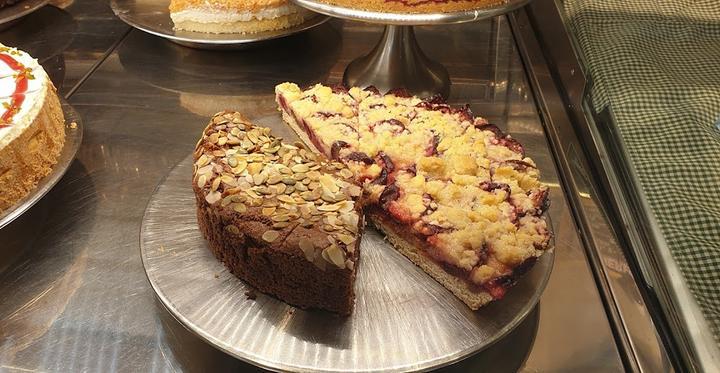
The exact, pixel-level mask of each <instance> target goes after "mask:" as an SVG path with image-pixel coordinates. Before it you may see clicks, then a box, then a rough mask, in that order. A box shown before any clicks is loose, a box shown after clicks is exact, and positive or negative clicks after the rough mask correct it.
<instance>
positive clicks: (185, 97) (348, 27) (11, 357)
mask: <svg viewBox="0 0 720 373" xmlns="http://www.w3.org/2000/svg"><path fill="white" fill-rule="evenodd" d="M113 27H114V26H113ZM118 29H121V28H118ZM381 30H382V29H381V28H379V27H375V26H370V25H364V24H360V23H343V22H339V21H332V22H330V23H328V24H325V25H323V26H321V27H319V28H317V29H314V30H312V31H310V32H307V33H305V34H301V35H297V36H293V37H290V38H287V39H283V40H278V41H274V42H270V43H267V44H264V45H262V46H259V47H258V48H255V49H250V50H245V51H239V52H212V51H198V50H192V49H187V48H184V47H181V46H178V45H175V44H172V43H170V42H167V41H165V40H163V39H159V38H156V37H153V36H150V35H147V34H144V33H142V32H139V31H131V32H130V33H129V34H127V35H126V36H125V37H124V38H123V40H122V42H121V43H120V44H119V45H118V46H117V48H115V49H114V50H113V51H112V53H111V54H109V55H108V56H107V58H106V59H104V61H103V62H102V64H101V65H100V66H99V67H98V68H97V70H95V71H94V72H93V73H92V74H91V75H90V76H89V77H88V78H87V79H86V80H84V81H83V82H82V84H81V85H80V87H79V88H78V89H77V90H75V91H69V90H64V91H65V92H70V93H71V95H70V103H71V104H72V105H74V107H75V108H76V109H77V110H78V111H79V112H80V114H81V115H82V117H83V119H84V122H85V140H84V143H83V145H82V147H81V149H80V151H79V153H78V157H77V160H76V162H75V163H74V164H73V166H72V167H71V169H70V170H69V171H68V173H67V175H66V176H65V177H64V179H63V180H61V181H60V183H59V184H58V185H57V186H56V187H55V189H54V190H53V191H51V192H50V193H49V194H48V195H47V196H46V197H45V198H44V199H43V200H42V201H41V202H40V203H38V205H36V206H35V207H34V208H32V209H31V210H30V211H29V212H28V213H27V214H26V215H24V216H23V217H21V218H19V219H18V220H16V221H15V222H14V223H12V224H11V225H9V226H8V227H6V228H5V229H3V230H2V231H0V243H1V244H0V254H2V255H1V256H0V299H3V301H2V303H0V371H3V370H7V371H57V372H68V371H101V372H108V371H153V372H154V371H214V370H217V369H234V370H243V371H245V370H254V369H255V368H254V367H252V366H249V365H246V364H242V363H240V362H239V361H237V360H235V359H232V358H230V357H228V356H226V355H224V354H222V353H221V352H219V351H217V350H215V349H213V348H212V347H210V346H208V345H207V344H205V343H204V342H202V341H201V340H200V339H199V338H197V337H195V336H194V335H192V334H191V333H189V332H188V331H186V330H185V329H183V328H182V327H181V326H180V325H179V324H178V323H177V322H176V321H175V320H174V319H172V317H171V316H169V314H168V313H167V312H166V311H165V310H164V309H163V308H162V306H160V305H159V304H158V303H157V302H156V300H155V298H154V295H153V292H152V290H151V289H150V286H149V284H148V282H147V279H146V277H145V273H144V271H143V268H142V264H141V261H140V255H139V234H140V222H141V219H142V216H143V213H144V210H145V207H146V204H147V202H148V200H149V198H150V196H151V194H152V192H153V190H154V189H155V187H156V186H157V184H158V183H159V182H160V180H162V178H163V177H164V176H165V175H166V174H167V173H168V171H169V170H170V169H171V168H172V167H173V166H174V165H175V164H177V163H178V162H179V161H181V160H182V159H183V158H185V157H186V156H187V155H188V154H190V153H191V152H192V149H193V147H194V144H195V142H196V141H197V138H198V136H199V134H200V131H201V130H202V128H203V127H204V125H205V124H206V120H207V118H208V117H209V116H210V115H211V114H213V113H214V112H216V111H219V110H222V109H226V108H231V109H236V110H239V111H243V112H244V113H245V114H246V115H247V116H248V117H250V118H252V119H254V120H256V121H257V122H258V123H260V124H264V125H267V126H270V127H273V128H274V131H275V132H276V133H279V134H281V135H283V136H284V137H286V138H289V139H294V138H295V136H294V135H293V134H292V131H291V130H290V129H289V128H287V127H286V126H285V125H283V124H282V122H281V119H280V117H279V114H278V113H277V112H276V109H275V104H274V101H273V87H274V85H275V84H277V83H279V82H282V81H286V80H291V81H295V82H297V83H299V84H301V85H307V84H310V83H314V82H318V81H325V82H330V83H335V82H339V81H340V79H341V77H342V72H343V69H344V67H345V66H346V64H347V63H348V62H349V61H350V60H352V59H353V58H355V57H357V56H358V55H360V54H362V53H366V52H367V51H368V50H369V48H371V47H372V46H373V45H374V43H375V42H376V40H377V38H378V37H379V36H380V32H381ZM417 36H418V39H419V42H420V43H421V44H422V45H423V47H424V50H425V51H426V52H427V54H428V55H429V56H430V57H431V58H433V59H435V60H438V61H439V62H441V63H443V64H444V65H445V66H446V67H447V68H448V70H449V72H450V75H451V77H452V78H453V87H452V91H451V96H450V100H451V101H452V102H455V103H469V104H470V105H471V108H472V109H473V111H474V112H475V113H476V114H478V115H483V116H486V117H487V118H488V119H489V120H491V121H492V122H495V123H497V124H498V125H499V126H500V127H501V128H503V129H506V130H508V131H509V132H510V133H512V134H513V136H514V137H516V138H518V139H519V140H520V141H521V142H522V143H523V144H524V145H525V147H526V150H527V152H528V154H529V155H531V156H532V157H533V158H534V159H535V160H536V162H537V163H538V164H539V165H540V168H541V170H542V171H543V179H544V181H545V182H547V183H549V184H550V185H551V201H552V205H551V208H550V215H551V218H552V222H553V224H554V231H555V235H556V237H555V242H556V250H557V251H556V259H555V260H556V261H555V267H554V270H553V274H552V276H551V279H550V283H549V284H548V287H547V289H546V291H545V293H544V295H543V297H542V299H541V301H540V305H539V307H538V308H537V309H536V310H535V311H534V312H533V313H532V314H531V316H530V317H529V318H528V319H527V320H526V321H525V322H524V323H523V324H522V325H521V326H520V327H519V328H518V329H516V330H515V331H514V332H513V333H511V334H510V335H509V336H508V337H506V338H505V339H503V340H502V341H500V342H498V343H497V344H496V345H494V346H492V347H491V348H490V349H488V350H486V351H484V352H482V353H480V354H478V355H476V356H474V357H471V358H469V359H467V360H465V361H463V362H460V363H459V364H456V365H455V366H451V367H449V368H446V369H447V370H448V371H467V370H479V369H492V371H515V370H518V369H520V370H521V371H526V372H563V371H593V372H600V371H607V372H616V371H620V370H622V369H623V367H622V363H621V360H620V358H619V355H618V351H617V349H616V347H615V342H614V340H613V336H612V331H611V329H610V325H609V323H608V320H607V318H606V315H605V313H604V309H603V305H602V302H601V300H600V297H599V295H598V291H597V288H596V285H595V283H594V281H593V276H592V273H591V271H590V269H589V266H588V262H587V259H586V257H585V251H584V248H583V246H582V244H581V241H580V239H579V237H578V233H577V229H576V227H575V225H574V222H573V218H572V216H571V212H570V210H569V209H568V207H567V205H566V200H565V196H564V194H563V191H562V190H561V189H560V187H559V184H560V183H559V180H558V179H557V173H556V169H555V166H554V163H553V162H554V161H553V157H552V153H551V151H550V149H549V146H548V143H547V140H546V137H545V133H544V132H543V126H542V124H541V122H540V119H539V117H538V114H537V111H536V106H535V103H534V101H533V97H532V96H531V93H530V91H529V87H528V84H527V81H526V77H525V73H524V71H523V67H522V64H521V62H520V58H519V56H518V53H517V51H516V49H515V47H514V44H513V39H512V36H511V34H510V31H509V28H508V25H507V22H506V20H505V18H497V19H494V20H488V21H483V22H478V23H475V24H467V25H456V26H442V27H432V28H429V27H428V28H425V27H423V28H418V29H417ZM18 44H21V43H18ZM78 55H81V54H80V53H78ZM89 55H92V54H89ZM77 64H78V65H77V67H79V66H87V65H88V64H92V63H91V62H90V61H89V60H85V61H83V62H77ZM74 69H75V67H73V71H74ZM68 71H70V69H68ZM66 81H70V79H69V78H66ZM378 348H392V346H379V347H378Z"/></svg>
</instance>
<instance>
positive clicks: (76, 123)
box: [0, 99, 83, 228]
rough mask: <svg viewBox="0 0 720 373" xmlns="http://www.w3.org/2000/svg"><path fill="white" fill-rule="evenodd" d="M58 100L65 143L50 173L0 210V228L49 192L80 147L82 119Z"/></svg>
mask: <svg viewBox="0 0 720 373" xmlns="http://www.w3.org/2000/svg"><path fill="white" fill-rule="evenodd" d="M60 101H61V103H62V110H63V113H64V115H65V145H64V146H63V148H62V151H61V152H60V156H59V157H58V160H57V163H56V164H55V166H53V168H52V170H51V171H50V173H49V174H48V175H47V176H45V177H44V178H42V179H41V180H40V181H39V182H38V185H37V187H35V189H33V190H32V191H30V193H29V194H28V195H27V196H25V198H23V199H21V200H20V201H18V202H17V203H16V204H15V205H14V206H12V207H10V208H9V209H7V210H5V211H2V212H0V228H2V227H4V226H6V225H8V224H10V222H12V221H13V220H15V219H16V218H17V217H18V216H20V215H22V214H23V213H24V212H25V211H27V210H28V209H29V208H30V207H32V206H33V205H34V204H35V203H37V202H38V201H39V200H40V198H42V197H43V196H44V195H45V194H47V192H49V191H50V189H52V187H53V186H55V184H57V182H58V181H59V180H60V178H62V176H63V175H64V174H65V171H67V169H68V168H69V167H70V164H72V161H73V159H75V154H76V153H77V151H78V149H79V148H80V143H81V142H82V135H83V126H82V120H81V119H80V115H79V114H78V113H77V111H75V109H74V108H73V107H72V106H70V104H68V103H67V102H65V100H62V99H61V100H60Z"/></svg>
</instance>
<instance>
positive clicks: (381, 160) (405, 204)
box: [275, 83, 551, 309]
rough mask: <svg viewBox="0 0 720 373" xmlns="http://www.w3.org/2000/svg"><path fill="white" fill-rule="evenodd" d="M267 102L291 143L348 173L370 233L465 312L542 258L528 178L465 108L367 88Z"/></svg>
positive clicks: (508, 144) (317, 90)
mask: <svg viewBox="0 0 720 373" xmlns="http://www.w3.org/2000/svg"><path fill="white" fill-rule="evenodd" d="M275 92H276V99H277V102H278V105H279V109H280V111H281V112H282V115H283V118H284V120H285V121H286V122H287V123H288V124H289V125H290V126H291V127H292V128H293V129H294V130H295V131H296V132H297V133H298V135H299V136H300V137H301V138H302V139H303V140H304V141H305V142H306V143H307V144H309V145H310V146H312V147H313V148H314V149H315V150H316V151H318V152H320V153H322V154H324V155H325V156H327V157H329V158H331V159H334V160H338V161H341V162H343V163H345V164H346V165H347V167H348V168H349V169H350V170H352V172H353V174H354V178H355V181H356V182H357V183H358V184H360V185H362V186H363V189H364V196H365V198H366V200H365V202H364V204H365V206H366V208H365V212H366V213H367V214H368V217H369V218H370V220H371V221H372V222H373V223H374V225H375V226H377V227H378V228H379V229H380V230H381V231H383V232H384V233H385V234H386V236H387V238H388V240H389V241H390V242H391V243H392V244H393V246H394V247H395V248H396V249H397V250H398V251H400V252H401V253H402V254H404V255H405V256H406V257H408V258H409V259H410V260H411V261H413V262H414V263H415V264H416V265H418V266H419V267H421V268H422V269H423V270H425V271H426V272H427V273H428V274H430V275H431V276H432V277H433V278H435V279H436V280H437V281H438V282H440V283H441V284H442V285H444V286H445V287H446V288H447V289H449V290H450V291H452V292H453V293H454V294H455V295H456V296H457V297H458V298H459V299H461V300H462V301H463V302H465V303H466V304H467V305H468V306H469V307H470V308H472V309H478V308H479V307H481V306H483V305H485V304H487V303H488V302H490V301H492V300H494V299H499V298H502V297H503V295H504V294H505V292H506V291H507V290H508V289H509V288H510V287H511V286H512V285H514V283H515V282H516V281H517V280H518V278H519V277H520V276H521V275H522V274H523V273H525V272H526V271H527V270H529V269H530V268H531V267H532V266H533V264H534V263H535V262H536V260H537V258H538V257H540V256H541V255H542V254H543V253H545V252H547V251H548V250H551V247H550V237H551V233H550V231H549V229H548V227H547V222H546V220H545V219H544V218H543V216H542V214H543V212H544V211H545V209H546V208H547V206H548V189H547V187H546V186H544V185H543V184H542V183H541V182H540V181H539V177H540V173H539V171H538V169H537V166H536V165H535V163H534V162H533V160H532V159H530V158H529V157H526V156H525V151H524V149H523V147H522V145H521V144H520V143H519V142H518V141H516V140H515V139H513V138H512V137H511V136H509V135H506V134H504V133H503V132H502V131H500V130H499V129H498V128H497V127H496V126H494V125H492V124H489V123H488V122H487V121H486V120H485V119H483V118H480V117H473V115H472V114H471V112H470V110H469V108H467V107H462V108H453V107H451V106H449V105H447V104H446V103H445V102H444V101H443V100H442V99H440V98H437V97H435V98H431V99H426V100H422V99H419V98H417V97H412V96H410V95H408V94H406V93H405V92H402V91H397V92H392V93H389V94H385V95H382V94H380V93H379V92H378V91H377V90H375V89H373V88H369V89H364V90H362V89H359V88H351V89H349V90H348V89H345V88H342V87H340V88H330V87H326V86H323V85H319V84H318V85H315V86H313V87H310V88H308V89H305V90H303V89H301V88H299V87H298V86H297V85H295V84H293V83H283V84H280V85H278V86H277V87H276V88H275Z"/></svg>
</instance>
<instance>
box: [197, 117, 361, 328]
mask: <svg viewBox="0 0 720 373" xmlns="http://www.w3.org/2000/svg"><path fill="white" fill-rule="evenodd" d="M194 160H195V165H194V172H193V183H192V185H193V190H194V192H195V196H196V201H197V218H198V223H199V226H200V230H201V231H202V234H203V235H204V236H205V238H206V239H207V241H208V243H209V247H210V250H211V251H212V252H213V253H214V254H215V256H216V257H217V258H218V259H219V260H220V261H222V262H223V263H224V264H225V266H226V267H227V268H228V269H229V270H230V271H231V272H232V273H233V274H234V275H236V276H237V277H239V278H241V279H243V280H244V281H246V282H247V283H249V284H250V285H252V286H253V287H255V288H257V289H258V290H259V291H261V292H263V293H268V294H272V295H274V296H276V297H278V298H280V299H281V300H284V301H285V302H287V303H290V304H293V305H296V306H298V307H301V308H319V309H325V310H328V311H332V312H336V313H339V314H342V315H348V314H350V313H351V312H352V309H353V304H354V298H355V295H354V290H353V289H354V282H355V276H356V269H357V263H358V258H359V252H358V247H359V242H360V238H359V231H360V230H361V228H362V225H363V219H362V216H361V215H360V214H359V210H360V205H359V203H358V197H360V195H361V193H362V189H361V187H359V186H358V185H356V184H355V183H354V181H353V179H352V175H353V174H352V172H350V171H349V170H348V169H347V168H346V167H345V166H344V165H343V164H342V163H340V162H335V161H330V160H328V159H326V158H324V157H323V156H318V155H316V154H314V153H313V152H311V151H309V150H307V149H306V148H305V147H304V145H303V144H295V145H290V144H286V143H284V142H282V139H280V138H277V137H275V136H273V135H272V134H271V133H270V130H269V129H268V128H263V127H257V126H254V125H253V124H251V123H250V122H248V120H247V119H245V118H243V117H242V115H240V114H239V113H236V112H222V113H218V114H216V115H215V116H214V117H213V118H212V120H211V121H210V123H209V124H208V126H207V127H206V128H205V130H204V131H203V135H202V138H201V139H200V141H199V142H198V144H197V146H196V150H195V153H194Z"/></svg>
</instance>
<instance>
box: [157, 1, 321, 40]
mask: <svg viewBox="0 0 720 373" xmlns="http://www.w3.org/2000/svg"><path fill="white" fill-rule="evenodd" d="M314 15H315V13H312V12H310V11H308V10H305V9H303V8H300V7H298V6H295V5H293V4H290V3H289V2H288V1H287V0H171V1H170V18H171V19H172V21H173V23H174V24H175V30H183V31H195V32H206V33H215V34H226V33H258V32H263V31H271V30H281V29H286V28H290V27H293V26H296V25H299V24H301V23H303V22H305V21H306V20H308V19H310V18H311V17H312V16H314Z"/></svg>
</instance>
